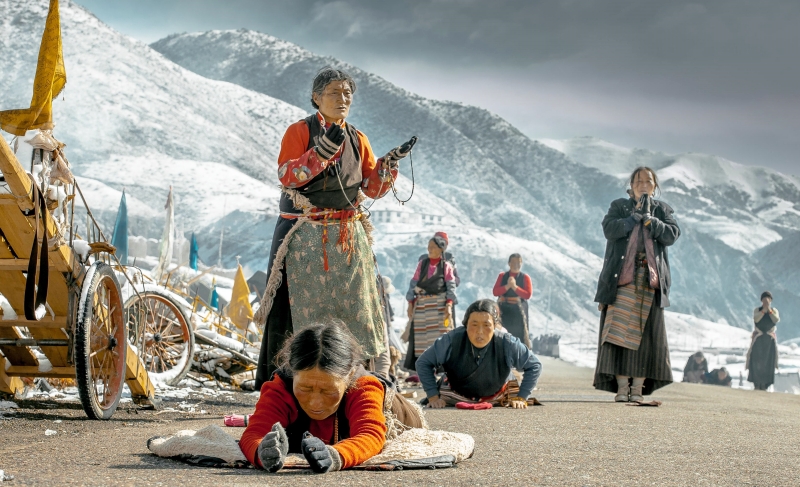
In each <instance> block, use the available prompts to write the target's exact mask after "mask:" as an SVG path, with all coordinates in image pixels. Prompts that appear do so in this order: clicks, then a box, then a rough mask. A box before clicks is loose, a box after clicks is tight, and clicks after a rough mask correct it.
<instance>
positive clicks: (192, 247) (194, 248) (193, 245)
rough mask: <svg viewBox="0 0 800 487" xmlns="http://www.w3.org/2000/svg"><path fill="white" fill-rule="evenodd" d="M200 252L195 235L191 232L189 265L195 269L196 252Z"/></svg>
mask: <svg viewBox="0 0 800 487" xmlns="http://www.w3.org/2000/svg"><path fill="white" fill-rule="evenodd" d="M199 252H200V247H198V246H197V237H195V236H194V232H192V242H191V244H190V245H189V267H191V268H192V269H194V270H197V254H198V253H199Z"/></svg>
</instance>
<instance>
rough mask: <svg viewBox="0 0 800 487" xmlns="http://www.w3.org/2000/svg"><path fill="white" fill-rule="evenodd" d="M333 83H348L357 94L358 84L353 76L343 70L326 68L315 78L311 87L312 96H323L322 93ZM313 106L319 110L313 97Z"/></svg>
mask: <svg viewBox="0 0 800 487" xmlns="http://www.w3.org/2000/svg"><path fill="white" fill-rule="evenodd" d="M331 81H347V84H349V85H350V91H352V92H353V93H355V92H356V82H355V80H354V79H353V77H352V76H350V75H349V74H347V73H346V72H344V71H342V70H341V69H336V68H333V67H331V66H325V67H324V68H322V69H320V70H319V71H318V72H317V75H316V76H315V77H314V83H313V84H312V85H311V93H312V95H313V94H317V96H320V95H322V92H323V91H325V87H326V86H328V85H329V84H330V83H331ZM311 106H313V107H314V108H319V105H317V102H315V101H314V97H313V96H312V97H311Z"/></svg>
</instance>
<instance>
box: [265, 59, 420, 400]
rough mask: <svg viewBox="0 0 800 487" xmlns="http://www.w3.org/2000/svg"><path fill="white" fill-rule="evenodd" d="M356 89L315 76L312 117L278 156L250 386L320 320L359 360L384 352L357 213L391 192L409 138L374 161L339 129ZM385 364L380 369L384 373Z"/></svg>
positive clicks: (327, 72) (327, 71)
mask: <svg viewBox="0 0 800 487" xmlns="http://www.w3.org/2000/svg"><path fill="white" fill-rule="evenodd" d="M355 92H356V83H355V80H353V78H352V77H351V76H350V75H349V74H347V73H345V72H344V71H341V70H338V69H334V68H331V67H326V68H323V69H322V70H320V71H319V73H317V76H316V77H315V78H314V82H313V84H312V87H311V104H312V106H313V107H314V108H315V109H317V111H316V112H315V113H314V114H312V115H310V116H308V117H306V118H305V119H303V120H300V121H298V122H296V123H294V124H292V125H290V126H289V128H288V129H287V130H286V133H285V134H284V136H283V141H282V142H281V152H280V154H279V155H278V168H277V169H278V179H279V180H280V183H281V199H280V212H281V214H280V216H279V217H278V221H277V223H276V224H275V233H274V235H273V237H272V248H271V250H270V261H269V267H268V278H267V288H266V291H265V292H264V296H263V298H262V300H261V305H260V307H259V309H258V311H257V312H256V315H255V318H254V321H255V322H256V323H257V324H259V325H263V326H264V338H263V341H262V343H261V354H260V356H259V365H258V371H257V373H256V384H255V385H256V387H257V388H259V389H260V388H261V385H262V384H263V383H264V382H266V381H268V380H270V378H271V377H272V375H273V373H274V371H275V367H276V365H275V358H276V356H277V355H278V352H279V351H280V350H281V347H282V346H283V343H284V341H285V340H286V337H287V336H289V335H290V334H291V333H292V332H296V331H299V330H302V329H303V328H305V327H307V326H310V325H311V324H313V323H317V322H327V321H330V320H332V319H333V320H341V321H342V322H344V323H345V324H346V325H347V327H348V329H349V331H350V332H351V333H352V334H353V336H355V338H356V340H357V341H358V343H359V345H361V349H362V350H363V357H362V358H363V359H364V360H369V359H372V358H375V357H377V356H379V355H380V354H381V353H383V352H384V351H385V350H387V349H388V346H387V336H386V333H385V332H384V330H385V326H384V319H383V311H382V308H383V306H382V304H381V298H380V295H379V294H378V289H377V286H376V269H375V263H374V257H373V253H372V247H371V243H370V238H369V231H370V229H371V227H372V226H371V225H370V224H369V221H368V220H367V215H366V213H365V212H364V211H363V210H362V208H361V201H362V200H363V199H364V197H365V196H366V197H369V198H372V199H378V198H381V197H383V196H384V195H385V194H386V193H387V192H389V190H390V189H391V187H392V183H393V180H394V178H396V177H397V172H398V167H399V161H400V159H402V158H404V157H406V156H407V155H408V154H409V153H410V152H411V148H412V147H413V145H414V142H415V141H416V139H415V138H412V139H411V140H410V141H409V142H406V143H405V144H403V145H402V146H400V147H396V148H395V149H392V150H391V151H389V153H387V154H386V155H385V156H384V157H382V158H380V159H378V160H377V161H376V159H375V154H374V153H373V152H372V147H371V146H370V143H369V140H368V139H367V136H366V135H364V134H363V133H362V132H361V131H359V130H357V129H356V128H355V127H354V126H353V125H352V124H350V123H348V122H346V121H345V119H346V118H347V116H348V114H349V113H350V106H351V104H352V103H353V97H354V94H355ZM388 366H389V364H388V361H386V364H385V370H381V371H379V372H381V373H383V374H384V375H386V374H388V372H389V371H388V368H389V367H388Z"/></svg>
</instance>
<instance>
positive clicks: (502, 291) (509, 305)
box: [492, 254, 533, 348]
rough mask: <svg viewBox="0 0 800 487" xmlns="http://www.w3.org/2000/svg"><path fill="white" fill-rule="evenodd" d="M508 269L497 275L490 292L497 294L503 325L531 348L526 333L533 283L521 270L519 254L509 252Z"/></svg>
mask: <svg viewBox="0 0 800 487" xmlns="http://www.w3.org/2000/svg"><path fill="white" fill-rule="evenodd" d="M508 269H509V270H508V271H507V272H501V273H500V275H499V276H497V282H495V283H494V289H493V290H492V293H493V294H494V295H495V296H497V303H498V305H499V306H500V316H501V317H502V320H503V326H504V327H505V328H506V330H508V332H509V333H511V334H512V335H514V336H515V337H517V338H519V340H520V341H521V342H522V343H524V344H525V346H526V347H528V348H531V339H530V336H529V335H528V300H529V299H531V295H532V294H533V284H531V278H530V276H528V275H527V274H525V273H524V272H522V256H521V255H520V254H511V255H510V256H509V257H508Z"/></svg>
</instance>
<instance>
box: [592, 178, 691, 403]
mask: <svg viewBox="0 0 800 487" xmlns="http://www.w3.org/2000/svg"><path fill="white" fill-rule="evenodd" d="M630 186H631V187H630V190H629V191H628V195H629V198H622V199H618V200H615V201H613V202H612V203H611V207H610V208H609V210H608V214H607V215H606V216H605V218H603V233H604V234H605V237H606V239H607V240H608V243H607V244H606V253H605V260H604V263H603V270H602V271H601V272H600V279H599V281H598V283H597V294H596V295H595V298H594V300H595V301H596V302H598V303H600V304H599V306H598V307H599V309H600V341H599V344H598V353H597V368H596V369H595V374H594V387H595V388H596V389H600V390H603V391H609V392H616V393H617V395H616V396H615V397H614V400H615V401H617V402H625V401H641V400H643V399H644V398H643V397H642V396H644V395H649V394H652V393H653V391H655V390H656V389H659V388H661V387H664V386H666V385H669V384H671V383H672V370H671V365H670V361H669V346H668V344H667V330H666V326H665V324H664V308H666V307H667V306H669V287H670V284H671V282H672V279H671V277H670V269H669V258H668V257H667V247H669V246H670V245H672V244H674V243H675V241H676V240H678V237H679V236H680V234H681V232H680V229H679V228H678V223H677V222H676V221H675V219H674V218H673V216H672V213H673V211H672V208H670V207H669V205H667V204H666V203H664V202H663V201H658V200H655V199H653V197H654V195H655V191H656V190H657V189H659V187H658V177H657V176H656V173H655V171H653V170H652V169H650V168H648V167H638V168H636V169H635V170H634V171H633V173H632V174H631V177H630Z"/></svg>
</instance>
